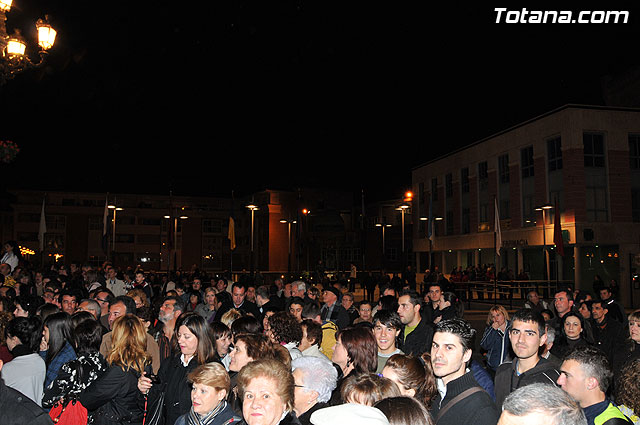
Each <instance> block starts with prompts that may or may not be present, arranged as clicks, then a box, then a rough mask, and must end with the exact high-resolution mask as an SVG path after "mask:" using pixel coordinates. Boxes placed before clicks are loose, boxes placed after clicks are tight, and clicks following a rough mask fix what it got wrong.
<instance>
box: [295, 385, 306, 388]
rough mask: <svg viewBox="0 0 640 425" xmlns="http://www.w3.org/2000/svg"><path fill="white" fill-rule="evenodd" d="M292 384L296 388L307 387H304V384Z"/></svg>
mask: <svg viewBox="0 0 640 425" xmlns="http://www.w3.org/2000/svg"><path fill="white" fill-rule="evenodd" d="M293 386H294V387H296V388H307V387H306V386H304V385H298V384H294V385H293Z"/></svg>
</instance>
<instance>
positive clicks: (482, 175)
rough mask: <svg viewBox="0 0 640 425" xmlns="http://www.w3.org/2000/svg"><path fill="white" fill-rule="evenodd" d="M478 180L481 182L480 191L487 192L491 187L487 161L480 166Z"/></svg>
mask: <svg viewBox="0 0 640 425" xmlns="http://www.w3.org/2000/svg"><path fill="white" fill-rule="evenodd" d="M478 180H479V182H480V190H486V189H487V187H488V185H489V166H488V163H487V161H483V162H481V163H479V164H478Z"/></svg>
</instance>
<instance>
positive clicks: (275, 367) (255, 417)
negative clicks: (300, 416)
mask: <svg viewBox="0 0 640 425" xmlns="http://www.w3.org/2000/svg"><path fill="white" fill-rule="evenodd" d="M294 388H295V384H294V380H293V375H292V374H291V371H290V370H289V368H287V366H285V365H284V363H282V362H280V361H278V360H273V359H263V360H256V361H254V362H251V363H249V364H248V365H247V366H245V367H244V368H242V370H241V371H240V373H239V374H238V395H239V396H240V399H241V400H242V416H243V417H244V420H243V421H242V422H241V423H240V424H241V425H291V424H299V422H298V420H297V419H296V415H295V413H294V411H293V400H294Z"/></svg>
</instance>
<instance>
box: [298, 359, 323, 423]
mask: <svg viewBox="0 0 640 425" xmlns="http://www.w3.org/2000/svg"><path fill="white" fill-rule="evenodd" d="M293 382H294V384H295V388H294V390H293V394H294V400H295V401H294V403H295V404H294V407H293V409H294V410H295V411H296V415H298V416H300V415H301V414H303V413H304V412H306V411H307V410H309V409H311V408H312V407H313V406H314V405H315V404H316V403H317V401H318V392H317V391H313V390H310V389H307V388H305V386H304V373H303V372H302V370H300V369H296V370H294V371H293Z"/></svg>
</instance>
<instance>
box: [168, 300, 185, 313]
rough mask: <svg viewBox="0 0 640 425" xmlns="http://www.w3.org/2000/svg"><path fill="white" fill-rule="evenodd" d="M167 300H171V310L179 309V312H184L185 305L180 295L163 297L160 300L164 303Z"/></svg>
mask: <svg viewBox="0 0 640 425" xmlns="http://www.w3.org/2000/svg"><path fill="white" fill-rule="evenodd" d="M167 301H173V302H174V303H173V311H174V312H175V311H180V312H185V311H186V306H185V304H184V301H183V300H182V298H181V297H164V299H163V300H162V303H163V304H164V303H165V302H167Z"/></svg>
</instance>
